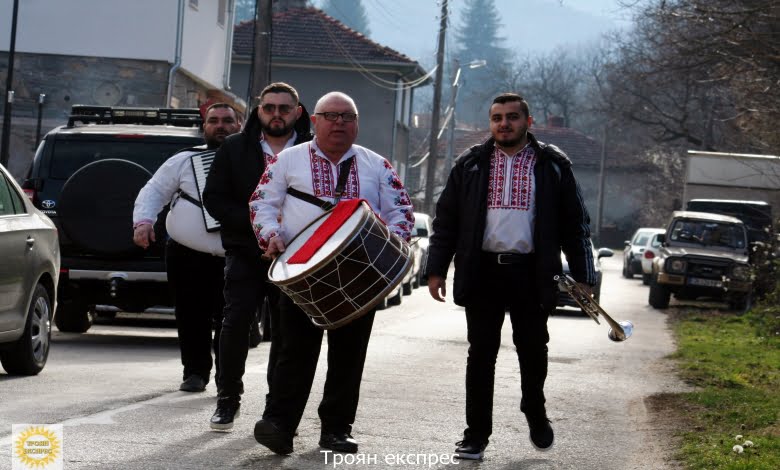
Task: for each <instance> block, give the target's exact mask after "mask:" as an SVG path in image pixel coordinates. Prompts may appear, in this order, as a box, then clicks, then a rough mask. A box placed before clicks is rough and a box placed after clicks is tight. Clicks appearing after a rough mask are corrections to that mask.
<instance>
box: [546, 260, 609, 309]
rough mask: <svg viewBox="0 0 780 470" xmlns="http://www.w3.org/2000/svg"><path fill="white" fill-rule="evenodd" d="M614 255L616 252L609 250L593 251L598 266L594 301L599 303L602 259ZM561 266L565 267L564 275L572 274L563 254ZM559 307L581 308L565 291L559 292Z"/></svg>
mask: <svg viewBox="0 0 780 470" xmlns="http://www.w3.org/2000/svg"><path fill="white" fill-rule="evenodd" d="M614 254H615V252H614V251H612V250H610V249H609V248H599V249H598V250H595V249H594V250H593V261H594V264H595V266H596V285H595V286H593V300H595V301H596V302H597V303H598V302H599V301H600V300H601V283H602V278H603V276H602V272H601V258H609V257H611V256H613V255H614ZM561 264H562V265H563V273H564V274H571V272H570V271H569V262H568V261H567V260H566V255H564V254H563V252H561ZM558 306H559V307H574V308H580V306H579V305H578V304H577V302H575V301H574V299H572V298H571V296H570V295H569V294H568V293H567V292H566V291H563V290H562V291H559V292H558Z"/></svg>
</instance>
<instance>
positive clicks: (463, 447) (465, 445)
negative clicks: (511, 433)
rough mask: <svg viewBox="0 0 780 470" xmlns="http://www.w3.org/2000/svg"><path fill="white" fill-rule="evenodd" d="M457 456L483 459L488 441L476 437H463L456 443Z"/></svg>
mask: <svg viewBox="0 0 780 470" xmlns="http://www.w3.org/2000/svg"><path fill="white" fill-rule="evenodd" d="M455 445H456V446H458V447H457V448H455V457H457V458H459V459H468V460H481V459H482V457H483V456H484V455H485V447H487V445H488V443H487V442H483V441H478V440H476V439H463V440H462V441H458V442H456V443H455Z"/></svg>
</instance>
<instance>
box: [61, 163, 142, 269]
mask: <svg viewBox="0 0 780 470" xmlns="http://www.w3.org/2000/svg"><path fill="white" fill-rule="evenodd" d="M151 177H152V174H151V173H149V171H148V170H147V169H146V168H144V167H143V166H141V165H139V164H137V163H135V162H131V161H129V160H122V159H115V158H108V159H104V160H98V161H95V162H92V163H89V164H88V165H85V166H83V167H81V168H80V169H79V170H78V171H76V172H75V173H73V175H71V177H70V178H68V180H67V181H66V182H65V184H64V185H63V186H62V191H61V193H60V197H59V200H58V201H57V208H58V209H57V215H58V217H59V220H60V224H61V225H62V230H63V231H64V232H65V234H67V236H68V238H70V240H71V242H73V243H74V244H76V245H78V246H79V247H81V249H83V250H85V251H86V252H87V253H89V254H96V255H109V256H125V255H138V254H139V253H141V252H143V250H142V249H141V248H139V247H137V246H135V244H134V243H133V239H132V236H129V235H128V234H132V233H133V207H134V201H135V198H136V196H137V195H138V192H139V191H140V190H141V188H143V187H144V185H145V184H146V182H147V181H149V179H150V178H151ZM96 194H97V195H100V197H95V195H96Z"/></svg>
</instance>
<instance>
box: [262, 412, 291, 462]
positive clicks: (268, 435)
mask: <svg viewBox="0 0 780 470" xmlns="http://www.w3.org/2000/svg"><path fill="white" fill-rule="evenodd" d="M255 440H256V441H257V442H258V443H259V444H262V445H264V446H265V447H268V448H269V449H270V450H271V451H272V452H274V453H276V454H279V455H289V454H292V452H293V436H292V434H290V433H288V432H284V431H282V430H281V429H279V427H277V426H276V425H275V424H274V423H272V422H270V421H268V420H265V419H261V420H260V421H258V422H257V423H255Z"/></svg>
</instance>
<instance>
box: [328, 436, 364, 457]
mask: <svg viewBox="0 0 780 470" xmlns="http://www.w3.org/2000/svg"><path fill="white" fill-rule="evenodd" d="M320 447H322V448H324V449H330V450H333V451H336V452H346V453H348V454H354V453H356V452H357V451H358V443H357V441H356V440H355V439H354V438H353V437H352V436H351V435H349V434H348V433H346V432H329V433H322V434H321V435H320Z"/></svg>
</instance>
